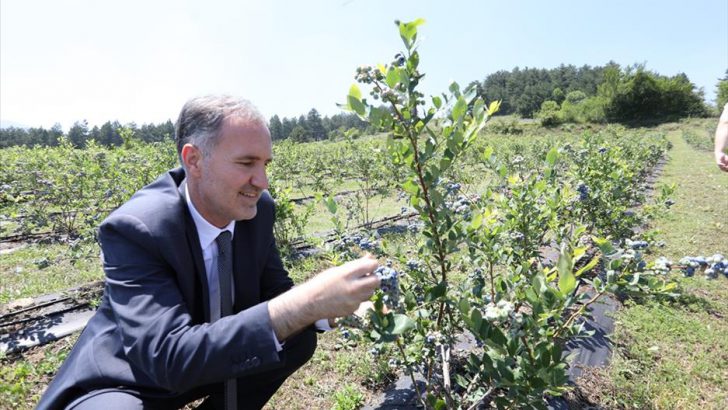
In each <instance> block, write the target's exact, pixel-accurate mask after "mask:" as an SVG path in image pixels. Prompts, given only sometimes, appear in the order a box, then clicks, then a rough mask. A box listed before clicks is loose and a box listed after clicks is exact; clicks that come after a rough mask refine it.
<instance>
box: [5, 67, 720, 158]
mask: <svg viewBox="0 0 728 410" xmlns="http://www.w3.org/2000/svg"><path fill="white" fill-rule="evenodd" d="M471 85H473V86H475V87H477V90H478V93H479V94H480V96H482V97H483V98H484V99H485V100H486V101H495V100H500V101H501V106H500V110H499V112H498V114H499V115H508V114H516V115H519V116H521V117H525V118H534V117H537V118H539V119H541V122H542V123H544V125H555V124H558V123H562V122H607V121H608V122H623V123H630V122H647V121H649V122H660V121H672V120H676V119H679V118H684V117H690V116H692V117H700V116H705V115H709V114H710V110H709V109H708V107H706V105H705V103H704V96H703V91H702V90H700V89H697V87H695V85H694V84H693V83H692V82H691V81H690V79H689V78H688V77H687V76H686V75H685V74H682V73H681V74H677V75H675V76H672V77H668V76H664V75H660V74H658V73H655V72H653V71H649V70H647V69H645V67H644V66H641V65H635V66H628V67H624V68H623V67H620V65H619V64H617V63H614V62H609V63H607V64H606V65H604V66H596V67H591V66H588V65H584V66H582V67H576V66H573V65H563V64H562V65H560V66H559V67H556V68H552V69H543V68H524V69H521V68H519V67H516V68H514V69H513V70H511V71H505V70H501V71H497V72H495V73H492V74H490V75H488V76H487V77H486V78H485V79H484V80H483V81H482V82H478V81H473V82H472V83H471ZM717 89H718V90H717V102H718V108H719V109H721V108H722V107H723V104H725V103H726V102H727V101H728V71H726V73H725V77H724V78H722V79H720V80H719V83H718V84H717ZM269 127H270V132H271V137H272V138H273V140H274V141H279V140H285V139H291V140H292V141H295V142H306V141H320V140H324V139H338V138H340V137H342V136H343V135H344V134H345V133H346V132H347V131H348V130H352V129H354V130H358V131H359V132H367V131H369V130H368V129H367V123H366V122H364V121H362V120H361V119H360V118H359V117H358V116H357V115H356V114H353V113H341V114H335V115H333V116H331V117H328V116H325V117H321V115H320V114H319V112H318V111H317V110H316V109H315V108H312V109H311V110H310V111H309V112H308V114H307V115H301V116H299V117H298V118H296V117H291V118H286V117H283V118H280V117H279V116H278V115H274V116H273V117H271V118H270V121H269ZM122 128H129V129H131V130H132V131H133V133H134V137H135V138H136V139H139V140H142V141H145V142H154V141H164V140H171V139H173V138H174V124H173V123H172V121H169V120H168V121H166V122H164V123H161V124H144V125H142V126H141V127H138V126H137V125H136V124H134V123H130V124H125V125H122V124H120V123H119V122H118V121H113V122H112V121H107V122H106V123H104V124H103V125H101V126H100V127H98V126H94V127H91V128H89V126H88V123H87V122H86V121H85V120H84V121H77V122H76V123H74V124H73V126H72V127H71V128H70V129H69V130H68V133H66V134H64V133H63V130H62V129H61V126H60V125H59V124H56V125H54V126H53V127H51V128H50V129H44V128H42V127H41V128H19V127H10V128H4V129H0V148H4V147H10V146H15V145H28V146H32V145H47V146H55V145H58V140H59V138H60V137H62V136H64V135H65V136H66V137H67V138H68V139H69V140H70V141H71V143H72V144H74V145H75V146H77V147H82V146H84V145H85V143H86V141H88V140H91V139H93V140H95V141H96V142H97V143H99V144H102V145H106V146H119V145H121V144H122V143H123V138H122V136H121V132H120V131H121V129H122Z"/></svg>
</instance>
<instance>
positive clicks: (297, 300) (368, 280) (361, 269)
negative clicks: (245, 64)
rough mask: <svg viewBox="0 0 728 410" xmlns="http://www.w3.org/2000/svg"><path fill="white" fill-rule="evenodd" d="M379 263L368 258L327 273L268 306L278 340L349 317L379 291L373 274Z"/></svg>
mask: <svg viewBox="0 0 728 410" xmlns="http://www.w3.org/2000/svg"><path fill="white" fill-rule="evenodd" d="M376 268H377V260H376V259H374V258H373V257H371V255H367V256H365V257H363V258H359V259H357V260H354V261H351V262H347V263H345V264H343V265H341V266H337V267H334V268H331V269H327V270H325V271H323V272H321V273H319V274H318V275H316V276H314V277H313V278H312V279H310V280H309V281H307V282H306V283H304V284H302V285H299V286H296V287H294V288H293V289H291V290H289V291H288V292H285V293H283V294H281V295H278V296H277V297H275V298H273V299H271V300H270V301H269V302H268V313H269V314H270V320H271V326H272V327H273V331H274V332H275V334H276V336H277V337H278V340H285V339H286V338H287V337H288V336H290V335H292V334H294V333H295V332H298V331H300V330H301V329H303V328H304V327H306V326H308V325H310V324H311V323H313V322H315V321H316V320H319V319H321V318H336V317H343V316H348V315H350V314H351V313H352V312H354V310H356V309H357V307H359V305H360V304H361V302H363V301H365V300H367V299H369V298H371V297H372V295H373V294H374V291H375V290H376V289H377V288H378V287H379V282H380V280H379V277H378V276H377V275H374V274H373V272H374V270H375V269H376Z"/></svg>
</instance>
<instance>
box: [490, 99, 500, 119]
mask: <svg viewBox="0 0 728 410" xmlns="http://www.w3.org/2000/svg"><path fill="white" fill-rule="evenodd" d="M500 105H501V102H500V100H497V101H493V102H491V103H490V105H489V106H488V116H491V115H493V114H495V113H496V112H497V111H498V110H499V109H500Z"/></svg>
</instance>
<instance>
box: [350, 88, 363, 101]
mask: <svg viewBox="0 0 728 410" xmlns="http://www.w3.org/2000/svg"><path fill="white" fill-rule="evenodd" d="M349 97H353V98H356V99H357V100H361V90H360V89H359V86H357V85H356V84H352V85H351V88H349Z"/></svg>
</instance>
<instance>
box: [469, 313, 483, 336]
mask: <svg viewBox="0 0 728 410" xmlns="http://www.w3.org/2000/svg"><path fill="white" fill-rule="evenodd" d="M470 324H471V325H472V328H471V329H472V330H473V331H475V332H479V331H480V326H481V325H482V324H483V314H482V313H480V310H478V309H473V310H472V311H470Z"/></svg>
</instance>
